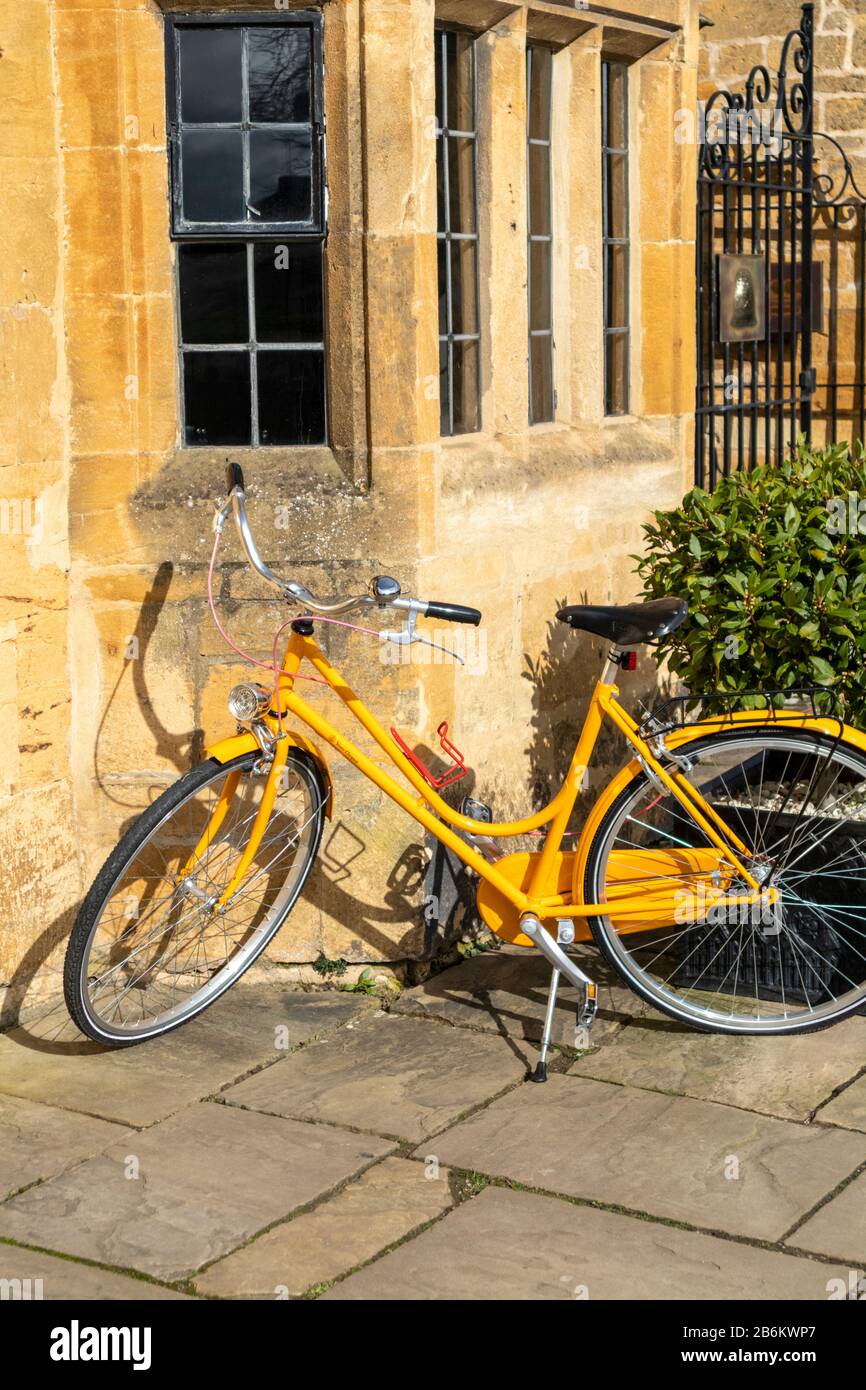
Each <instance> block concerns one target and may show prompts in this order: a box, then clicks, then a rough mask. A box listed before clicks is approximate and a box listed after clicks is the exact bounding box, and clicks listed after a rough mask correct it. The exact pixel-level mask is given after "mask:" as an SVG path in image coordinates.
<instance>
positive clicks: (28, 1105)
mask: <svg viewBox="0 0 866 1390" xmlns="http://www.w3.org/2000/svg"><path fill="white" fill-rule="evenodd" d="M129 1132H132V1131H129ZM123 1133H124V1131H123V1130H122V1129H121V1127H120V1126H119V1125H112V1124H108V1122H107V1121H106V1120H95V1119H93V1118H92V1117H91V1116H90V1115H75V1114H70V1113H69V1111H67V1110H58V1109H56V1108H55V1107H54V1106H51V1105H37V1104H35V1103H34V1102H33V1101H29V1100H20V1099H19V1098H18V1097H17V1096H4V1095H0V1201H2V1200H3V1199H4V1198H5V1197H8V1196H9V1195H10V1193H12V1192H17V1191H18V1189H19V1188H22V1187H27V1186H28V1185H29V1184H30V1183H33V1182H38V1181H40V1180H41V1179H43V1178H51V1177H54V1175H55V1174H56V1173H59V1172H61V1171H62V1170H63V1169H64V1168H70V1167H72V1165H73V1164H75V1163H79V1162H80V1161H81V1159H83V1158H89V1157H90V1156H91V1154H96V1153H99V1152H100V1151H101V1150H102V1149H105V1148H108V1146H109V1145H110V1144H115V1143H116V1142H117V1141H118V1139H120V1138H121V1136H122V1135H123Z"/></svg>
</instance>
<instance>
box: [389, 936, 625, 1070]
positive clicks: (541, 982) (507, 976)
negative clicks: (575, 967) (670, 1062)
mask: <svg viewBox="0 0 866 1390" xmlns="http://www.w3.org/2000/svg"><path fill="white" fill-rule="evenodd" d="M573 954H574V958H575V960H577V961H578V963H579V964H580V965H581V968H582V969H584V970H586V971H587V973H588V974H589V975H590V976H591V977H592V978H593V979H594V980H597V981H598V984H599V1007H598V1016H597V1018H596V1021H595V1023H594V1024H593V1028H592V1041H593V1044H594V1045H597V1044H598V1043H601V1042H603V1041H605V1040H606V1039H607V1038H609V1037H611V1036H613V1035H614V1034H616V1033H617V1032H618V1031H619V1029H620V1028H621V1027H622V1024H623V1022H624V1021H625V1020H626V1019H627V1018H632V1017H638V1016H641V1015H643V1014H646V1013H648V1012H649V1006H648V1005H647V1004H645V1003H644V1002H643V1000H642V999H639V998H638V996H637V995H636V994H635V993H634V991H633V990H630V989H629V988H628V987H627V986H626V985H624V984H622V983H621V981H620V980H619V979H618V978H617V977H616V976H615V975H613V974H612V972H611V971H610V970H609V967H608V966H607V965H606V963H605V962H604V961H603V960H602V959H601V957H600V956H599V954H598V952H596V951H583V952H577V951H575V952H574V953H573ZM549 988H550V966H549V965H548V963H547V961H546V960H545V959H544V957H543V956H542V955H540V954H539V952H538V951H537V950H535V949H524V948H522V947H520V946H507V947H503V948H502V950H500V951H489V952H486V953H485V954H484V955H481V956H474V957H472V959H471V960H467V961H463V962H462V964H460V965H455V966H453V967H452V968H451V969H450V970H443V971H442V972H441V974H439V975H433V976H432V977H431V978H430V979H429V980H427V981H425V983H424V984H423V985H417V986H416V987H415V988H414V989H408V990H406V991H405V992H404V993H403V994H402V995H401V996H400V999H399V1000H398V1001H397V1003H396V1004H395V1005H394V1007H393V1012H397V1013H404V1014H424V1015H428V1016H429V1015H434V1016H435V1017H437V1018H444V1019H447V1020H448V1022H449V1023H456V1024H461V1025H468V1026H470V1027H473V1028H482V1029H484V1031H485V1032H488V1033H500V1034H502V1035H505V1034H507V1035H509V1036H510V1037H514V1038H527V1039H529V1041H531V1042H540V1041H541V1031H542V1028H543V1026H544V1012H545V1008H546V1005H547V992H548V989H549ZM576 1011H577V991H576V990H575V989H573V988H572V987H571V986H570V985H566V984H561V985H560V988H559V992H558V994H557V1007H556V1011H555V1013H554V1019H553V1034H552V1041H553V1042H554V1043H557V1044H560V1045H562V1044H564V1045H565V1046H567V1047H574V1025H575V1017H576Z"/></svg>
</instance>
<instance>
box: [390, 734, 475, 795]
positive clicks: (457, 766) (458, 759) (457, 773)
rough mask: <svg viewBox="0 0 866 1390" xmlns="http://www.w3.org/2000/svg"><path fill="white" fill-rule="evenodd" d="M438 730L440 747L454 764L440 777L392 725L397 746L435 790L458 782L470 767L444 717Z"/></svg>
mask: <svg viewBox="0 0 866 1390" xmlns="http://www.w3.org/2000/svg"><path fill="white" fill-rule="evenodd" d="M436 732H437V734H438V735H439V747H440V748H441V749H442V751H443V753H445V754H446V755H447V756H448V757H449V758H450V759H451V763H452V766H451V767H449V768H447V769H446V771H445V772H443V773H442V775H441V776H439V777H437V776H436V775H435V774H434V773H432V772H431V771H430V769H429V768H428V767H425V766H424V764H423V763H422V761H421V759H420V758H418V757H416V755H415V754H414V753H413V752H412V749H411V748H410V747H409V745H408V743H407V742H406V740H405V739H403V738H401V737H400V735H399V734H398V733H397V730H396V729H395V728H394V726H393V725H392V726H391V737H392V739H393V740H394V742H395V743H396V745H397V747H398V748H399V749H400V751H401V752H402V753H405V755H406V757H407V758H408V759H409V761H410V763H411V764H412V766H413V767H414V768H415V769H416V770H417V771H418V772H420V773H421V776H422V777H423V778H424V781H425V782H428V783H429V785H430V786H431V787H432V788H433V790H434V791H437V792H439V791H441V790H442V788H443V787H447V786H449V785H450V784H451V783H452V782H457V781H459V780H460V778H461V777H465V775H466V773H467V772H468V771H469V769H468V768H467V766H466V763H465V761H464V758H463V754H462V753H461V752H460V749H459V748H455V747H454V744H453V743H452V742H451V740H450V739H449V737H448V725H447V723H446V722H445V720H444V719H443V721H442V723H441V724H440V725H439V727H438V729H437V730H436Z"/></svg>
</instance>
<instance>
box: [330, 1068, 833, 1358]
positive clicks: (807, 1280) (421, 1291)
mask: <svg viewBox="0 0 866 1390" xmlns="http://www.w3.org/2000/svg"><path fill="white" fill-rule="evenodd" d="M539 1089H540V1090H543V1089H544V1088H543V1087H540V1088H539ZM845 1273H846V1272H845V1271H844V1270H842V1269H841V1267H840V1268H836V1267H835V1266H832V1265H826V1264H822V1263H818V1262H817V1261H815V1260H810V1259H808V1258H795V1257H794V1256H792V1255H786V1254H778V1253H776V1252H774V1251H769V1250H760V1249H755V1248H753V1247H751V1246H748V1245H741V1244H739V1243H737V1242H734V1241H728V1240H722V1239H719V1238H718V1237H715V1236H707V1235H702V1234H700V1233H698V1232H694V1231H683V1230H678V1229H677V1228H676V1227H673V1226H663V1225H659V1224H658V1223H657V1222H653V1221H641V1220H637V1219H635V1218H634V1217H629V1216H621V1215H618V1214H617V1213H613V1212H605V1211H597V1210H595V1209H594V1208H592V1207H584V1206H576V1205H574V1204H573V1203H570V1202H564V1201H561V1200H559V1199H558V1198H555V1197H541V1196H537V1195H535V1194H534V1193H529V1192H512V1191H507V1190H505V1189H503V1188H492V1187H488V1188H486V1189H485V1190H484V1191H483V1192H482V1193H480V1195H479V1196H478V1197H474V1198H472V1199H471V1200H470V1201H468V1202H464V1203H463V1204H462V1205H461V1206H459V1207H458V1208H457V1209H456V1210H455V1211H453V1212H452V1213H451V1214H450V1215H448V1216H446V1217H445V1218H444V1220H442V1221H439V1222H438V1223H437V1224H436V1225H435V1226H433V1227H431V1228H430V1230H428V1231H425V1232H423V1233H422V1234H421V1235H419V1236H416V1238H415V1239H414V1240H410V1241H408V1242H407V1243H406V1244H405V1245H401V1246H400V1247H399V1248H398V1249H397V1250H394V1251H391V1252H390V1253H389V1254H387V1255H384V1256H383V1257H382V1259H381V1260H377V1261H376V1262H375V1263H374V1264H372V1265H369V1266H368V1267H367V1268H366V1269H363V1270H359V1271H358V1273H357V1274H352V1275H350V1276H349V1278H348V1279H345V1280H343V1281H342V1282H341V1283H339V1284H336V1285H335V1286H334V1287H333V1288H332V1289H330V1290H329V1291H328V1293H326V1294H325V1295H324V1298H325V1299H327V1300H332V1301H345V1300H348V1299H364V1300H368V1299H369V1300H385V1301H390V1300H395V1301H396V1300H404V1299H408V1300H425V1301H428V1300H429V1301H432V1300H443V1299H470V1300H473V1301H480V1300H484V1301H488V1300H491V1299H521V1300H540V1299H544V1300H555V1299H569V1300H572V1301H573V1300H575V1299H580V1298H586V1297H588V1298H589V1299H590V1300H591V1301H598V1300H599V1299H624V1300H632V1299H656V1298H659V1299H702V1300H703V1299H737V1300H739V1299H742V1298H746V1299H785V1300H788V1299H810V1300H812V1299H816V1300H817V1299H825V1298H826V1297H827V1280H828V1279H830V1278H840V1277H844V1276H845ZM614 1355H615V1351H614Z"/></svg>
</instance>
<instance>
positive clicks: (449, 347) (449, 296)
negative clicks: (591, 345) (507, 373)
mask: <svg viewBox="0 0 866 1390" xmlns="http://www.w3.org/2000/svg"><path fill="white" fill-rule="evenodd" d="M449 34H457V35H459V36H460V37H461V38H464V39H467V40H469V42H470V45H471V47H470V51H471V54H472V101H471V107H472V129H471V130H462V129H460V128H456V127H455V128H454V129H453V130H452V129H451V127H450V126H449V122H448V104H447V103H448V96H447V93H448V73H447V61H446V44H447V36H448V35H449ZM477 39H478V35H477V34H476V33H475V32H474V31H472V30H470V29H466V28H463V27H461V26H460V25H458V24H436V26H435V29H434V43H435V45H436V47H435V50H434V81H435V80H436V78H437V77H438V76H440V75H441V79H442V89H441V91H439V90H437V93H436V98H437V100H436V105H437V115H436V123H435V128H436V170H437V173H436V176H437V185H438V179H439V172H440V168H441V170H442V176H443V178H444V181H445V197H444V208H445V220H446V224H449V223H450V214H451V207H450V203H451V200H450V188H449V184H448V177H449V157H448V142H449V139H451V138H452V137H453V138H458V139H461V140H469V141H470V142H471V145H472V223H473V226H474V228H475V230H474V231H473V232H454V231H452V229H451V227H450V225H446V226H445V227H440V226H439V221H438V217H437V226H436V246H437V252H438V249H439V247H440V245H442V244H444V247H445V266H446V270H445V304H446V310H445V313H446V321H445V332H444V333H443V332H442V331H441V322H440V325H439V354H440V373H439V380H440V412H439V417H440V435H441V437H442V438H445V439H448V438H457V437H460V436H462V435H465V434H478V433H479V432H480V430H481V425H482V421H481V395H482V386H481V383H482V362H481V304H480V298H479V296H480V288H481V264H480V260H481V253H480V243H481V237H480V230H479V224H478V55H477V46H476V44H477ZM440 53H441V55H442V59H441V68H440V66H439V55H440ZM440 102H441V105H442V111H443V114H444V122H445V123H444V125H442V126H440V124H439V115H438V107H439V104H440ZM440 161H441V164H440ZM454 241H471V242H472V243H473V244H474V255H473V258H472V264H473V268H474V277H475V286H474V289H475V314H476V323H477V327H476V330H475V332H474V333H455V332H454V320H453V307H452V306H453V299H454V294H453V288H454V276H453V274H452V270H451V254H452V253H451V247H452V245H453V243H454ZM437 262H438V256H437ZM437 275H438V271H437ZM441 294H442V285H441V283H439V285H438V297H441ZM455 343H474V344H475V349H476V401H475V424H474V425H473V426H472V427H471V428H470V429H462V428H461V429H457V428H455V423H454V398H455V393H454V344H455ZM443 349H444V352H445V363H446V365H445V373H444V375H445V381H446V391H445V395H444V397H443V395H442V385H441V383H442V375H443V373H442V368H441V360H442V353H443ZM446 409H447V428H446V427H445V426H444V425H443V419H442V417H443V415H444V414H445V413H446Z"/></svg>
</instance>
